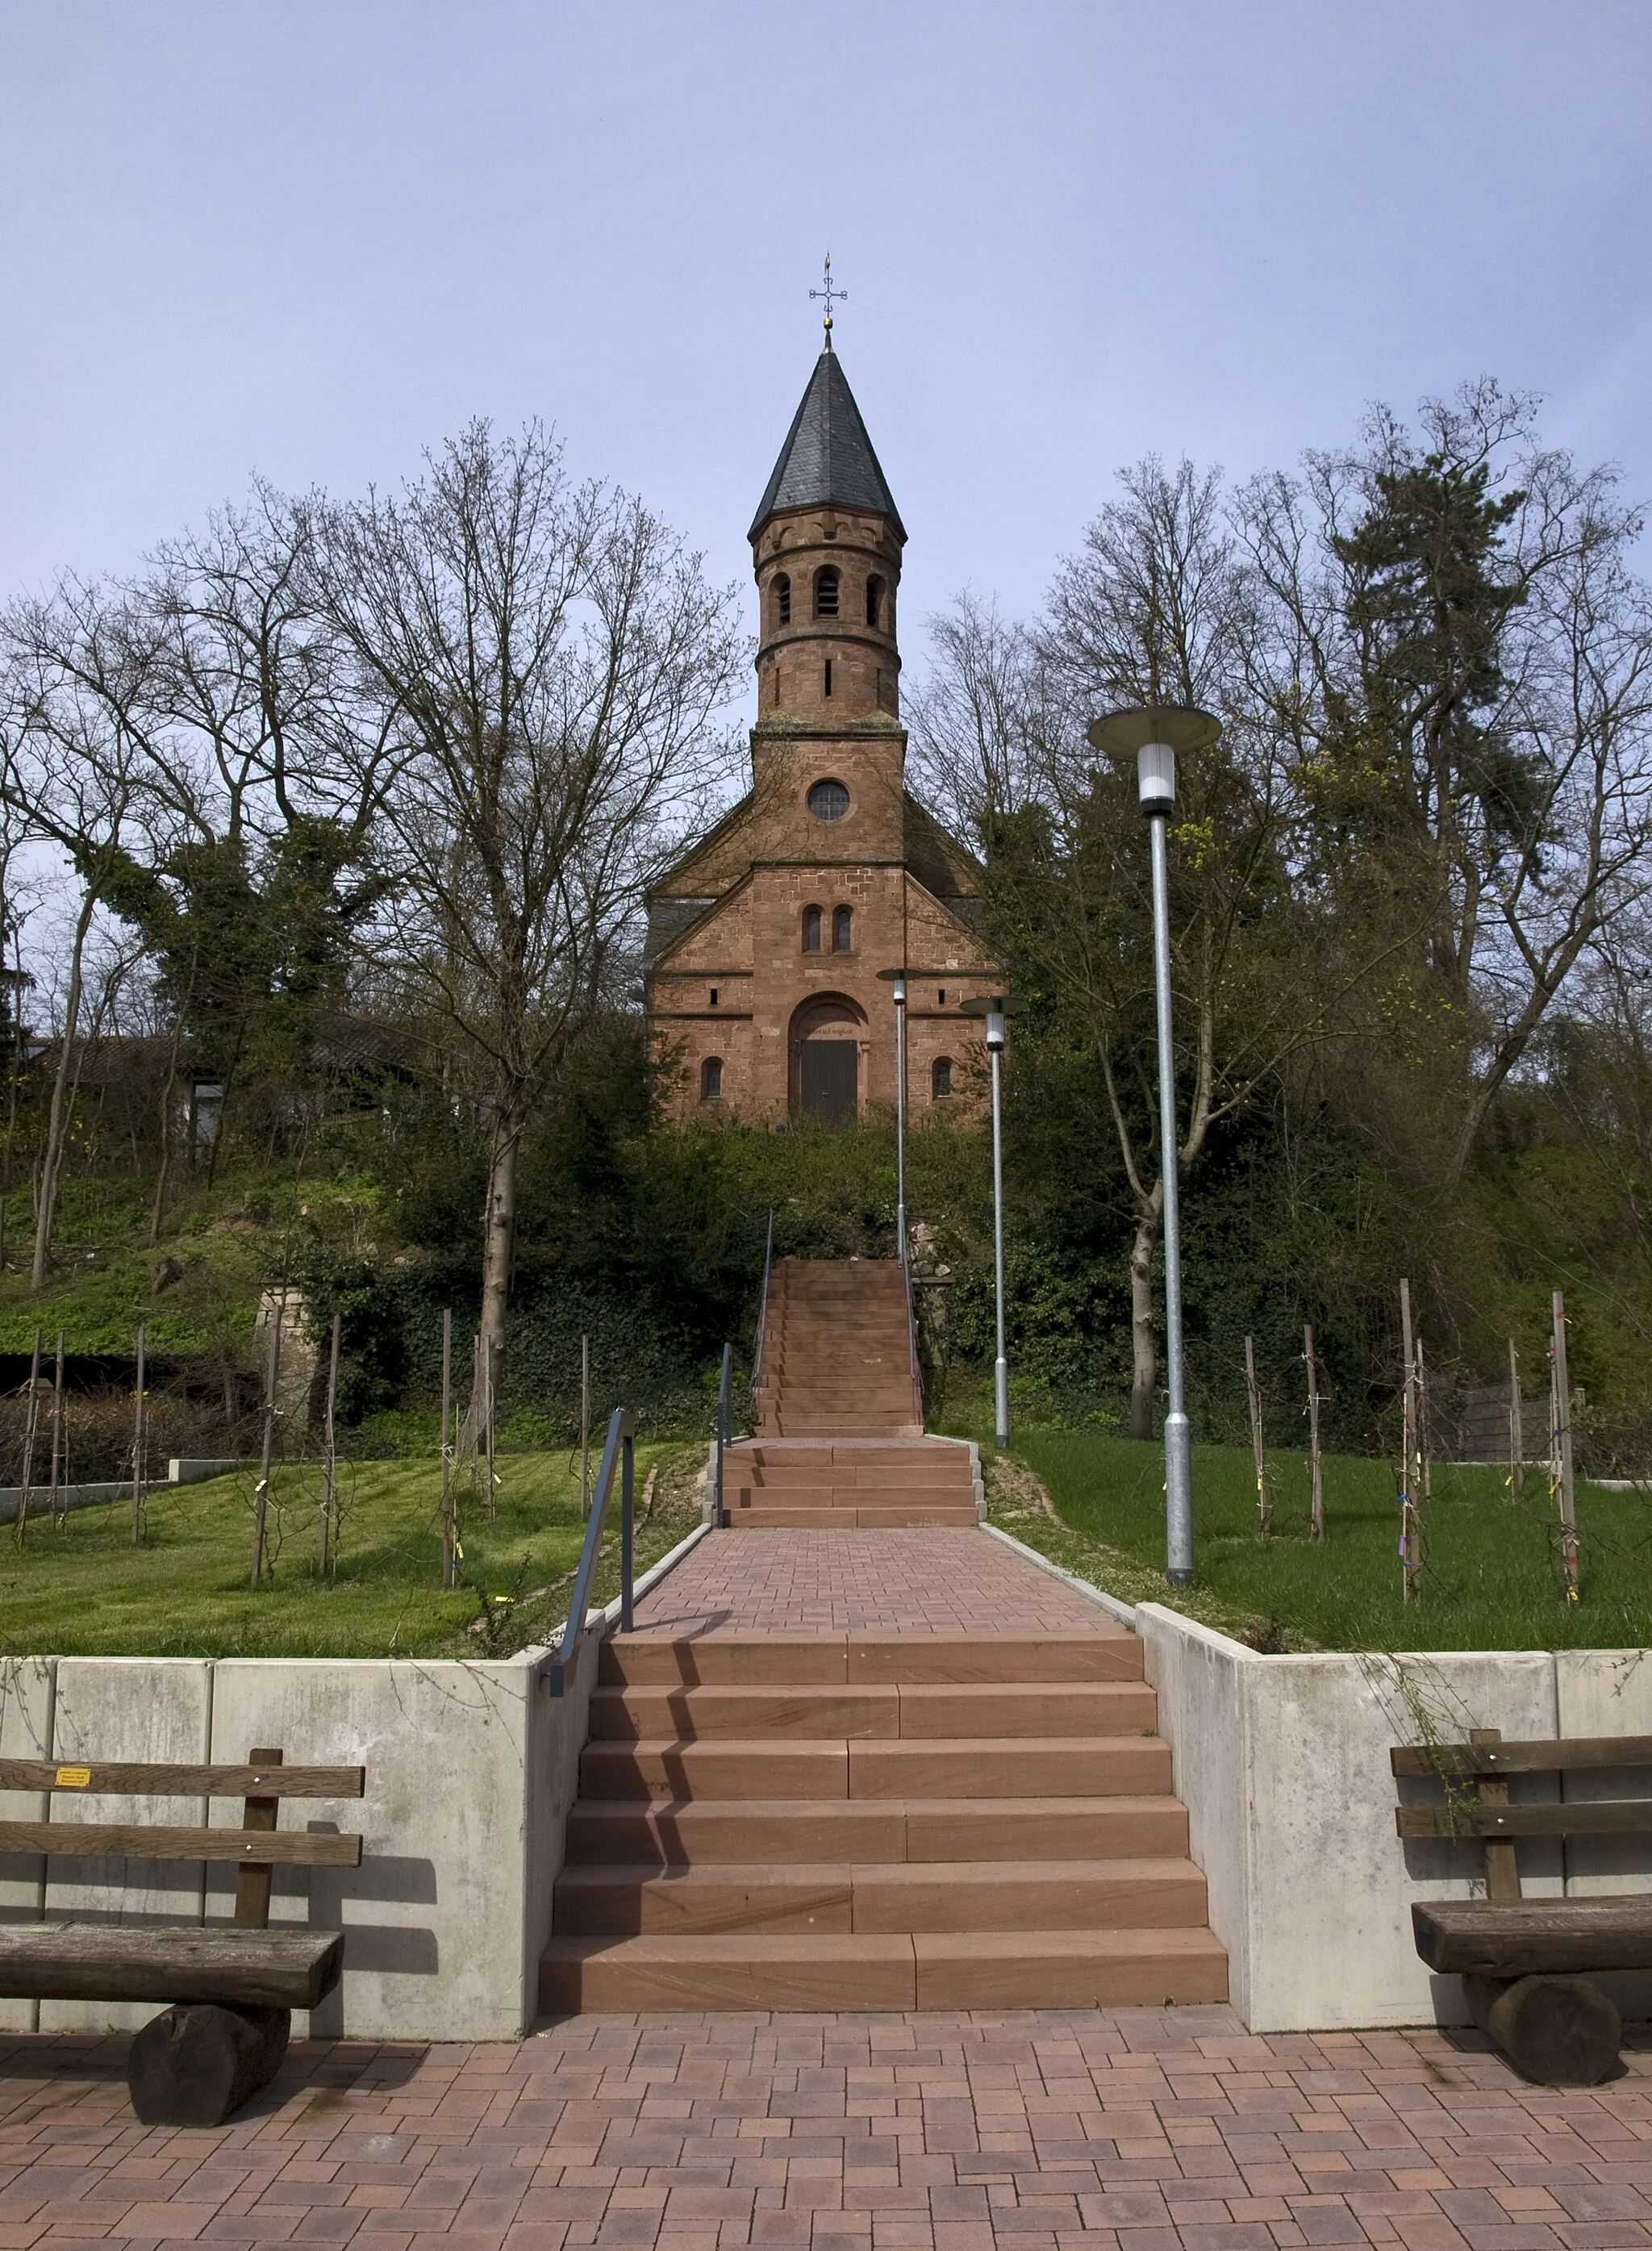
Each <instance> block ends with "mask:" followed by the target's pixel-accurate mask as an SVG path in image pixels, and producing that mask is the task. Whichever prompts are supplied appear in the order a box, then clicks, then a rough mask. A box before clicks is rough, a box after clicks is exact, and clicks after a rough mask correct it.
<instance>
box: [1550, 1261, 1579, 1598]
mask: <svg viewBox="0 0 1652 2251" xmlns="http://www.w3.org/2000/svg"><path fill="white" fill-rule="evenodd" d="M1552 1312H1553V1316H1554V1361H1553V1367H1554V1385H1553V1397H1554V1485H1555V1498H1556V1500H1558V1501H1559V1504H1560V1559H1561V1562H1562V1563H1563V1565H1564V1567H1565V1569H1566V1600H1567V1602H1569V1603H1575V1602H1576V1601H1577V1599H1578V1509H1577V1495H1576V1493H1575V1492H1574V1490H1573V1481H1572V1392H1571V1388H1570V1385H1569V1384H1568V1382H1567V1379H1566V1299H1565V1297H1564V1295H1563V1294H1562V1293H1561V1292H1560V1291H1559V1290H1557V1291H1556V1292H1555V1293H1554V1299H1553V1306H1552Z"/></svg>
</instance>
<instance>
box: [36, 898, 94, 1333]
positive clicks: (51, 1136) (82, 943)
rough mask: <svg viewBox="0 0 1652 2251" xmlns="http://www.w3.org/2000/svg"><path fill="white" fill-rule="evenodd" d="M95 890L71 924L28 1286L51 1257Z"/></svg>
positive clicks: (39, 1286)
mask: <svg viewBox="0 0 1652 2251" xmlns="http://www.w3.org/2000/svg"><path fill="white" fill-rule="evenodd" d="M97 903H98V901H97V893H96V892H95V891H94V890H93V889H92V888H91V886H90V885H89V884H88V886H87V888H86V897H85V899H84V900H83V901H82V903H81V906H80V914H79V920H78V921H77V922H76V924H75V925H74V945H73V951H72V952H71V953H70V955H69V994H68V1000H67V1002H66V1006H65V1008H64V1012H63V1045H62V1047H61V1048H60V1049H59V1052H58V1070H57V1076H56V1077H55V1078H54V1079H53V1080H52V1108H51V1112H50V1113H49V1115H48V1117H47V1119H46V1145H45V1155H44V1156H43V1157H42V1159H41V1160H40V1188H39V1194H38V1197H37V1199H36V1202H35V1213H34V1269H33V1275H32V1278H31V1283H30V1287H31V1289H34V1290H44V1289H45V1285H46V1278H47V1273H48V1271H49V1268H50V1265H51V1258H52V1216H53V1214H54V1213H55V1211H56V1209H57V1202H58V1174H59V1172H60V1171H61V1169H62V1166H63V1145H64V1143H65V1141H66V1139H68V1132H69V1109H70V1102H71V1095H70V1070H71V1059H72V1057H73V1054H74V1041H75V1034H76V1033H77V1031H78V1030H79V1025H80V965H81V960H82V957H83V956H84V954H85V952H86V933H87V932H88V931H89V930H90V929H91V927H92V916H93V911H94V909H95V908H96V906H97Z"/></svg>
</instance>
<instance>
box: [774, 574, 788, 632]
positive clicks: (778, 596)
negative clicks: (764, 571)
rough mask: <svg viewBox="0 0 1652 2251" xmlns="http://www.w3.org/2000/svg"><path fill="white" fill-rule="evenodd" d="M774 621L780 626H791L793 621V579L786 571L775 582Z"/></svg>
mask: <svg viewBox="0 0 1652 2251" xmlns="http://www.w3.org/2000/svg"><path fill="white" fill-rule="evenodd" d="M774 621H775V623H776V625H778V626H789V625H790V624H791V579H790V578H788V577H787V575H786V573H785V571H780V572H779V573H778V575H777V577H776V578H775V582H774Z"/></svg>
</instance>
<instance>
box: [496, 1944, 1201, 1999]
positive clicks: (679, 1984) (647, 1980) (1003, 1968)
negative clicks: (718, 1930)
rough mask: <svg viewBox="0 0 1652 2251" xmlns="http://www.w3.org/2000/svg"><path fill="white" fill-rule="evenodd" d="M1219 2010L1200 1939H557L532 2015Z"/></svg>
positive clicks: (546, 1960)
mask: <svg viewBox="0 0 1652 2251" xmlns="http://www.w3.org/2000/svg"><path fill="white" fill-rule="evenodd" d="M539 1999H540V2006H541V2008H542V2009H543V2010H544V2011H546V2012H548V2013H550V2014H553V2015H562V2014H564V2013H570V2012H575V2011H577V2010H582V2009H605V2010H617V2011H622V2012H630V2011H633V2010H640V2009H692V2010H702V2009H714V2010H727V2009H778V2010H809V2011H813V2010H839V2009H845V2010H867V2009H876V2010H888V2009H901V2010H904V2009H1002V2008H1022V2009H1050V2008H1054V2009H1083V2008H1148V2007H1154V2008H1156V2007H1158V2006H1159V2005H1162V2004H1164V2003H1165V2002H1167V2001H1168V2002H1174V2003H1175V2004H1176V2005H1178V2006H1180V2007H1189V2006H1192V2005H1197V2004H1199V2003H1201V2002H1215V2001H1225V2000H1226V1999H1227V1955H1226V1953H1225V1952H1224V1950H1223V1949H1222V1947H1221V1945H1220V1943H1219V1942H1218V1941H1217V1940H1216V1939H1215V1938H1213V1936H1211V1934H1210V1933H1209V1931H1207V1930H1101V1931H1082V1930H1054V1931H1047V1932H1042V1931H1020V1930H1010V1931H1005V1930H984V1931H983V1930H974V1931H967V1932H948V1931H934V1932H919V1933H916V1934H909V1933H891V1934H888V1935H882V1934H880V1933H877V1932H872V1931H868V1932H859V1931H848V1932H837V1933H832V1934H828V1935H825V1936H812V1935H779V1936H728V1937H719V1936H702V1937H676V1936H657V1937H656V1936H650V1937H639V1938H619V1939H614V1938H603V1937H591V1938H577V1937H569V1938H553V1939H552V1940H551V1942H550V1945H549V1946H548V1947H547V1948H546V1950H545V1952H544V1955H543V1957H542V1959H541V1963H540V1979H539Z"/></svg>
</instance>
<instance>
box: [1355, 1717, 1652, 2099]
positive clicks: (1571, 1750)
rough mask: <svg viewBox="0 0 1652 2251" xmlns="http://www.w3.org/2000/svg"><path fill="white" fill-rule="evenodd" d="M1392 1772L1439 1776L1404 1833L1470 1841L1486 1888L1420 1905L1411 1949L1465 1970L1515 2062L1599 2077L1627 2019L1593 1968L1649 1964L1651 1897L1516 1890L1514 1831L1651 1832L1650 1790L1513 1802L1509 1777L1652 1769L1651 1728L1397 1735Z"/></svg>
mask: <svg viewBox="0 0 1652 2251" xmlns="http://www.w3.org/2000/svg"><path fill="white" fill-rule="evenodd" d="M1389 1756H1390V1763H1391V1764H1392V1766H1393V1771H1394V1773H1395V1775H1396V1776H1398V1777H1410V1778H1426V1779H1428V1780H1432V1781H1434V1782H1438V1783H1442V1784H1443V1785H1444V1787H1445V1790H1446V1803H1445V1804H1443V1805H1402V1806H1400V1807H1399V1808H1398V1810H1397V1811H1396V1813H1395V1817H1394V1819H1395V1825H1396V1827H1397V1828H1398V1830H1399V1832H1400V1836H1401V1837H1476V1838H1478V1839H1480V1840H1481V1842H1482V1844H1483V1847H1484V1853H1485V1879H1486V1896H1485V1897H1484V1899H1481V1900H1431V1901H1418V1902H1417V1903H1416V1904H1415V1905H1414V1907H1413V1908H1412V1910H1411V1921H1412V1928H1413V1930H1414V1934H1415V1936H1416V1942H1417V1952H1418V1953H1419V1955H1420V1957H1422V1959H1423V1960H1424V1961H1425V1962H1426V1963H1427V1964H1428V1966H1429V1968H1430V1969H1431V1970H1441V1971H1442V1972H1446V1973H1453V1972H1455V1974H1456V1975H1457V1976H1459V1977H1461V1978H1462V1991H1463V1998H1464V1999H1465V2000H1466V2001H1467V2003H1468V2005H1469V2014H1470V2015H1471V2016H1472V2017H1473V2019H1474V2021H1475V2022H1476V2025H1478V2026H1479V2027H1480V2029H1481V2031H1482V2032H1483V2033H1485V2035H1486V2037H1487V2038H1488V2039H1489V2040H1490V2041H1491V2043H1492V2045H1493V2047H1496V2048H1498V2049H1500V2050H1501V2051H1502V2053H1503V2054H1504V2055H1505V2056H1507V2057H1508V2059H1509V2061H1510V2063H1512V2064H1513V2066H1514V2067H1515V2069H1516V2070H1517V2071H1518V2072H1519V2073H1521V2074H1522V2075H1523V2076H1524V2077H1525V2078H1527V2079H1530V2080H1532V2081H1535V2082H1536V2083H1537V2084H1538V2086H1541V2087H1594V2086H1597V2085H1598V2084H1599V2083H1600V2081H1601V2080H1603V2079H1605V2078H1607V2076H1608V2075H1609V2074H1610V2073H1611V2072H1612V2071H1613V2069H1614V2067H1615V2065H1616V2063H1617V2060H1618V2051H1619V2049H1620V2048H1621V2047H1622V2045H1623V2026H1622V2025H1621V2021H1620V2020H1619V2017H1618V2012H1617V2010H1616V2009H1615V2007H1614V2005H1613V2004H1612V2001H1611V1999H1610V1998H1609V1997H1608V1996H1607V1994H1606V1993H1604V1992H1602V1991H1601V1990H1600V1986H1599V1985H1597V1984H1595V1983H1594V1981H1593V1977H1590V1976H1588V1975H1587V1974H1586V1973H1587V1972H1588V1971H1590V1970H1645V1969H1652V1894H1626V1895H1622V1896H1616V1897H1613V1896H1607V1897H1600V1896H1596V1897H1590V1898H1586V1899H1559V1900H1556V1899H1537V1900H1529V1899H1524V1898H1523V1897H1522V1896H1521V1891H1520V1874H1519V1869H1518V1866H1517V1862H1516V1859H1515V1840H1516V1839H1517V1838H1520V1837H1561V1838H1566V1837H1592V1836H1618V1837H1621V1836H1629V1835H1636V1834H1641V1835H1645V1834H1648V1833H1652V1799H1647V1798H1620V1799H1612V1798H1595V1799H1586V1800H1584V1801H1582V1802H1581V1803H1579V1802H1575V1801H1574V1802H1573V1803H1570V1804H1561V1805H1512V1804H1510V1802H1509V1783H1508V1777H1509V1776H1510V1774H1542V1773H1566V1772H1575V1771H1578V1770H1590V1771H1593V1772H1595V1773H1599V1772H1600V1771H1601V1770H1611V1769H1613V1768H1624V1767H1646V1766H1652V1735H1588V1736H1574V1737H1572V1738H1570V1739H1564V1738H1563V1739H1561V1740H1559V1741H1555V1742H1503V1736H1502V1734H1501V1732H1500V1730H1498V1729H1497V1728H1475V1729H1473V1730H1471V1731H1470V1734H1469V1740H1468V1742H1466V1743H1433V1744H1423V1745H1414V1744H1401V1745H1399V1746H1398V1747H1397V1748H1395V1749H1393V1751H1392V1752H1391V1753H1390V1755H1389Z"/></svg>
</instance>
